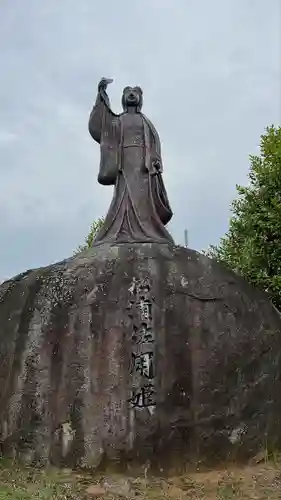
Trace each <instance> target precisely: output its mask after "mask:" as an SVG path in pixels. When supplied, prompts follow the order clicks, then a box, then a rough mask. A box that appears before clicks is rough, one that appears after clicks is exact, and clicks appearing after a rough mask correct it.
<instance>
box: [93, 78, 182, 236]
mask: <svg viewBox="0 0 281 500" xmlns="http://www.w3.org/2000/svg"><path fill="white" fill-rule="evenodd" d="M111 82H112V80H111V79H106V78H102V79H101V81H100V83H99V85H98V95H97V99H96V103H95V105H94V107H93V110H92V112H91V114H90V119H89V132H90V134H91V136H92V137H93V139H94V140H95V141H96V142H98V143H99V144H100V150H101V160H100V168H99V174H98V182H99V183H100V184H103V185H114V195H113V200H112V202H111V205H110V208H109V211H108V213H107V216H106V218H105V222H104V225H103V227H102V228H101V230H100V231H99V232H98V234H97V236H96V238H95V240H94V245H97V244H100V243H104V242H108V243H134V242H138V243H145V242H157V243H173V239H172V237H171V235H170V234H169V232H168V231H167V229H166V228H165V225H166V224H167V223H168V222H169V221H170V220H171V218H172V215H173V213H172V210H171V207H170V204H169V200H168V196H167V193H166V189H165V186H164V183H163V179H162V172H163V166H162V158H161V144H160V139H159V136H158V133H157V131H156V129H155V128H154V126H153V125H152V123H151V122H150V120H148V118H147V117H146V116H145V115H144V114H143V113H141V108H142V102H143V94H142V90H141V88H140V87H134V88H132V87H125V89H124V91H123V95H122V106H123V109H124V112H123V113H121V114H120V115H117V114H115V113H113V111H112V110H111V108H110V102H109V98H108V95H107V93H106V88H107V85H108V83H111Z"/></svg>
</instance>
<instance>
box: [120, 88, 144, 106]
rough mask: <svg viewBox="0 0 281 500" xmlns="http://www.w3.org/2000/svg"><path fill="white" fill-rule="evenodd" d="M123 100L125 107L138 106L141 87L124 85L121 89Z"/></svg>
mask: <svg viewBox="0 0 281 500" xmlns="http://www.w3.org/2000/svg"><path fill="white" fill-rule="evenodd" d="M123 101H124V104H125V106H126V107H129V106H134V107H137V106H139V104H140V102H141V89H140V88H139V87H126V88H125V89H124V91H123Z"/></svg>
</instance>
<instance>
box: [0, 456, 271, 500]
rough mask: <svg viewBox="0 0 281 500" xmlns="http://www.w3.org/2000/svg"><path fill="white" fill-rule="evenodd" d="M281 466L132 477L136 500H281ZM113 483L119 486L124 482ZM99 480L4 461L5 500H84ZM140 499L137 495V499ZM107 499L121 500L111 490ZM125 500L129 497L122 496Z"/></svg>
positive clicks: (1, 498)
mask: <svg viewBox="0 0 281 500" xmlns="http://www.w3.org/2000/svg"><path fill="white" fill-rule="evenodd" d="M280 465H281V463H276V462H272V463H270V462H268V463H266V464H259V465H256V466H247V467H243V468H238V467H231V468H228V469H221V470H214V471H207V472H197V473H190V474H185V475H182V476H177V477H172V478H169V479H161V478H150V479H148V480H146V479H145V478H144V477H143V478H140V477H138V478H130V483H131V485H132V495H131V497H128V496H126V497H125V498H139V499H140V500H141V499H147V500H153V499H154V500H236V499H237V500H280V499H281V467H280ZM110 478H111V479H112V478H113V479H112V480H113V482H114V481H115V483H118V481H119V482H120V480H121V481H124V477H123V478H122V476H118V475H114V476H110ZM98 482H99V478H98V477H95V476H93V475H91V474H81V473H75V472H72V471H70V470H63V471H58V470H56V469H52V468H50V469H48V470H37V469H32V468H20V467H19V466H15V465H12V464H11V463H9V462H7V461H3V460H2V461H1V460H0V500H30V499H32V500H55V499H56V500H82V499H86V498H89V497H87V495H86V490H87V488H88V487H89V486H91V485H94V484H97V483H98ZM134 494H135V496H134ZM102 498H103V499H104V500H107V499H108V500H109V499H111V500H113V499H117V498H120V497H119V496H118V495H116V494H115V493H114V491H113V490H112V491H111V493H109V492H108V493H107V494H105V495H104V496H103V497H102ZM123 498H124V497H123Z"/></svg>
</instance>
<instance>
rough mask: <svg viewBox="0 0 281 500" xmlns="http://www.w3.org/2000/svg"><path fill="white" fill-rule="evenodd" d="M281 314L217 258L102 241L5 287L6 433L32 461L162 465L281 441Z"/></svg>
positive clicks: (249, 451)
mask: <svg viewBox="0 0 281 500" xmlns="http://www.w3.org/2000/svg"><path fill="white" fill-rule="evenodd" d="M280 327H281V319H280V315H279V313H278V312H277V311H276V309H275V308H274V307H273V306H272V304H271V302H270V301H269V300H268V299H267V297H266V295H265V294H262V293H259V292H257V291H255V290H254V289H252V287H251V286H250V285H248V284H247V283H245V282H244V281H243V280H242V279H241V278H239V277H237V276H236V275H234V274H233V273H231V272H229V271H227V270H226V269H224V268H223V267H221V266H220V265H218V264H217V263H216V262H214V261H212V260H209V259H208V258H207V257H205V256H203V255H201V254H199V253H197V252H195V251H192V250H188V249H185V248H180V247H171V246H168V245H157V244H138V245H126V244H123V245H119V246H109V245H101V246H97V247H94V248H93V249H91V250H88V251H86V252H84V253H81V254H79V255H77V256H75V257H72V258H70V259H68V260H65V261H63V262H60V263H57V264H54V265H51V266H48V267H45V268H42V269H36V270H32V271H28V272H26V273H24V274H22V275H20V276H17V277H15V278H14V279H11V280H9V281H7V282H5V283H3V284H2V285H1V287H0V440H1V443H2V452H3V454H5V455H13V456H16V457H18V458H20V459H22V460H24V461H25V462H28V463H34V464H47V463H49V462H52V463H53V464H56V465H62V466H71V467H73V466H83V467H97V466H104V465H106V464H107V462H111V461H113V462H116V463H119V464H121V463H124V464H129V463H131V464H133V463H135V464H139V463H142V464H146V465H147V466H148V464H151V466H157V467H159V468H165V467H172V466H176V465H178V464H183V465H184V464H186V463H187V462H188V461H190V460H192V461H198V460H200V461H205V460H211V461H215V460H220V459H225V458H230V459H233V458H236V459H238V458H246V457H250V456H253V455H255V454H256V453H257V452H258V451H259V450H260V449H264V448H266V449H267V450H269V451H270V450H271V449H275V448H277V447H278V446H280V438H281V427H280V418H281V405H280V402H281V377H280V366H281V362H280V355H281V349H280V345H281V336H280V330H281V328H280Z"/></svg>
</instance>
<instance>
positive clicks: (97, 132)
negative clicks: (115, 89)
mask: <svg viewBox="0 0 281 500" xmlns="http://www.w3.org/2000/svg"><path fill="white" fill-rule="evenodd" d="M112 82H113V79H112V78H104V77H103V78H102V79H101V80H100V81H99V84H98V93H97V97H96V102H95V104H94V107H93V109H92V111H91V114H90V118H89V132H90V134H91V136H92V138H93V139H94V140H95V141H96V142H98V143H100V140H101V132H102V127H103V120H104V119H105V115H106V114H108V115H109V117H110V116H111V117H112V118H113V117H115V116H117V115H115V113H113V111H112V110H111V107H110V101H109V97H108V95H107V92H106V89H107V86H108V84H110V83H112Z"/></svg>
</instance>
